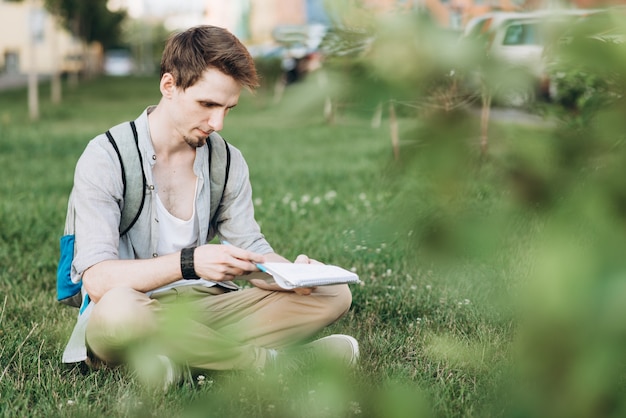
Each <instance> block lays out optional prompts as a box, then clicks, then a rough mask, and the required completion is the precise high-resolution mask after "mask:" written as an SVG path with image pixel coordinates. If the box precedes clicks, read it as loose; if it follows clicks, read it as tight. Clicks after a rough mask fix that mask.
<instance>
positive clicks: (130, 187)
mask: <svg viewBox="0 0 626 418" xmlns="http://www.w3.org/2000/svg"><path fill="white" fill-rule="evenodd" d="M129 127H130V129H128V128H129ZM106 136H107V138H108V139H109V142H110V143H111V145H112V146H113V148H114V149H115V152H116V153H117V157H118V158H119V160H120V165H121V167H122V184H123V185H124V207H123V208H122V216H121V219H120V228H119V230H120V236H122V235H124V234H126V233H127V232H128V231H129V230H130V228H132V227H133V225H135V222H137V219H139V215H140V214H141V210H142V209H143V204H144V200H145V198H146V193H145V190H146V175H145V173H144V172H143V161H142V158H141V151H140V150H139V137H138V135H137V127H136V126H135V122H133V121H131V122H130V123H127V122H125V123H122V124H119V125H117V126H114V127H113V128H111V129H109V130H108V131H107V132H106ZM114 137H115V138H116V139H114ZM140 173H141V174H140ZM140 176H141V177H140Z"/></svg>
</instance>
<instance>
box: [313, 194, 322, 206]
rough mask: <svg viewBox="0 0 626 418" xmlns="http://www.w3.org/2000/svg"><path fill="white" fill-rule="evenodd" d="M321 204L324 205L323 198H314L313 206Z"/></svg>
mask: <svg viewBox="0 0 626 418" xmlns="http://www.w3.org/2000/svg"><path fill="white" fill-rule="evenodd" d="M320 203H322V198H321V197H319V196H315V197H314V198H313V204H314V205H319V204H320Z"/></svg>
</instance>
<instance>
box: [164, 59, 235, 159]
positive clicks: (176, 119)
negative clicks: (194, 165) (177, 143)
mask: <svg viewBox="0 0 626 418" xmlns="http://www.w3.org/2000/svg"><path fill="white" fill-rule="evenodd" d="M164 77H165V76H164ZM240 93H241V86H240V85H239V84H238V83H237V82H236V81H235V80H234V79H233V78H232V77H230V76H227V75H225V74H224V73H222V72H220V71H219V70H216V69H213V68H211V69H208V70H206V71H205V72H204V73H203V75H202V77H201V78H200V79H199V80H198V81H197V82H196V83H195V84H194V85H193V86H191V87H188V88H187V89H186V90H184V91H183V90H182V89H180V88H178V87H172V89H171V105H172V106H169V108H168V109H169V111H170V112H171V117H172V119H173V123H174V129H175V130H176V134H177V136H181V137H182V138H183V139H184V140H185V142H186V143H187V144H189V145H190V146H191V147H194V148H197V147H201V146H203V145H204V144H206V139H207V137H208V136H209V135H210V134H211V133H212V132H214V131H220V130H221V129H222V128H223V127H224V118H226V115H227V114H228V111H229V110H230V109H232V108H233V107H235V106H236V105H237V102H238V101H239V95H240Z"/></svg>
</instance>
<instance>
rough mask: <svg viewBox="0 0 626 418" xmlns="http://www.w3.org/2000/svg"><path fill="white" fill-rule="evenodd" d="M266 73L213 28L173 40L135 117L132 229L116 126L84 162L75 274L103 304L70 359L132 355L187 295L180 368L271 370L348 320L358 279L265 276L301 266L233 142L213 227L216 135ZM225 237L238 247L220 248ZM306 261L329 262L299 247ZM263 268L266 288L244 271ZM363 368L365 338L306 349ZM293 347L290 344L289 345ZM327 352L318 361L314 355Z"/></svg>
mask: <svg viewBox="0 0 626 418" xmlns="http://www.w3.org/2000/svg"><path fill="white" fill-rule="evenodd" d="M257 86H258V77H257V73H256V70H255V67H254V62H253V60H252V58H251V57H250V55H249V53H248V51H247V49H246V48H245V46H244V45H242V44H241V43H240V42H239V40H237V38H236V37H234V36H233V35H232V34H230V33H229V32H228V31H226V30H224V29H221V28H218V27H213V26H200V27H195V28H191V29H189V30H187V31H184V32H182V33H179V34H176V35H174V36H172V37H171V38H170V39H169V41H168V42H167V44H166V47H165V50H164V52H163V57H162V61H161V78H160V84H159V88H160V91H161V94H162V97H161V99H160V101H159V103H158V105H156V106H152V107H149V108H147V109H146V110H145V111H144V112H143V113H142V114H141V116H139V118H137V119H136V120H135V124H136V127H137V133H138V137H139V139H138V143H139V148H140V150H141V154H142V160H143V166H144V167H143V169H144V172H145V175H146V182H147V187H146V199H145V202H144V205H143V208H142V210H141V214H140V216H139V218H138V221H137V223H136V224H135V225H134V226H133V227H132V229H131V230H130V231H129V232H128V233H127V234H124V235H121V236H120V232H119V229H118V228H119V224H120V217H121V208H122V206H123V200H124V193H123V191H124V189H123V188H124V186H123V184H122V180H121V178H122V175H121V168H120V163H119V162H118V159H117V156H116V155H115V150H114V148H113V147H112V145H111V144H110V143H109V142H108V141H107V138H106V136H105V135H100V136H98V137H96V138H94V139H93V140H92V141H91V142H90V143H89V144H88V146H87V147H86V149H85V151H84V153H83V155H82V156H81V158H80V159H79V161H78V163H77V166H76V171H75V176H74V187H73V189H72V194H71V197H70V202H69V205H70V208H72V209H73V213H74V214H75V217H74V230H75V239H76V241H75V245H76V247H75V255H74V259H73V263H72V275H73V276H75V277H77V278H78V277H82V280H83V287H84V290H85V291H86V292H87V294H88V296H89V299H90V300H91V302H90V303H89V306H88V307H87V308H86V309H84V310H83V311H82V313H81V315H80V316H79V321H78V323H77V326H76V327H75V330H74V332H73V335H72V338H71V339H70V343H69V344H68V347H67V348H66V351H65V353H64V361H65V362H77V361H84V360H91V361H94V360H99V361H102V362H105V363H107V364H113V365H115V364H120V363H124V362H126V361H128V355H129V349H132V348H133V347H136V345H137V343H138V342H144V343H145V342H146V341H151V338H152V337H153V336H155V335H159V333H160V332H162V331H163V330H162V328H163V327H162V323H163V321H164V320H163V318H164V317H165V316H166V315H165V314H166V313H167V312H169V311H172V310H173V307H174V306H178V305H179V304H180V303H183V304H184V305H185V306H188V307H189V309H190V311H191V312H193V313H194V314H193V316H192V317H191V318H189V319H188V320H187V321H186V322H185V324H184V326H183V327H182V329H177V330H176V332H177V334H176V335H177V337H176V338H169V339H165V342H164V343H162V344H161V345H160V346H158V347H159V348H158V349H159V350H161V352H159V353H158V354H159V355H158V358H159V360H160V361H161V362H162V363H163V364H164V367H165V369H166V371H168V373H169V377H168V379H169V380H172V379H175V376H174V377H173V374H172V371H173V370H176V369H177V368H178V366H181V365H183V364H185V365H188V366H190V367H192V368H194V369H205V370H208V369H210V370H224V369H250V368H252V369H259V368H265V367H270V366H272V365H274V364H280V362H281V359H282V358H286V356H284V355H283V352H284V351H286V350H285V349H286V348H289V347H292V346H294V345H296V344H298V343H300V342H302V341H303V340H305V339H307V338H309V337H311V336H313V335H314V334H316V333H317V332H318V331H320V330H321V329H323V328H324V327H326V326H327V325H329V324H331V323H333V322H335V321H336V320H337V319H339V318H340V317H341V316H343V315H344V314H345V313H346V312H347V311H348V309H349V307H350V304H351V300H352V298H351V293H350V290H349V289H348V287H347V285H337V286H324V287H318V288H313V289H300V290H297V291H295V292H293V291H284V290H283V289H281V288H279V287H278V286H277V285H276V284H274V283H271V282H267V281H265V280H263V279H262V278H259V277H258V276H257V277H256V278H253V277H255V275H259V274H260V273H258V269H257V267H256V263H263V262H270V261H271V262H288V260H286V259H284V258H283V257H281V256H280V255H278V254H276V253H274V251H273V250H272V247H271V246H270V245H269V244H268V242H267V241H266V240H265V238H264V236H263V235H262V233H261V231H260V228H259V226H258V224H257V223H256V221H255V219H254V209H253V204H252V199H251V196H252V191H251V186H250V182H249V179H248V169H247V165H246V163H245V160H244V159H243V157H242V155H241V153H240V152H239V151H238V150H237V149H236V148H234V147H232V146H230V150H231V163H230V171H229V173H230V174H229V177H228V181H227V183H226V188H225V190H224V194H223V197H222V202H221V204H220V206H219V210H218V213H217V217H216V220H215V221H214V223H213V224H211V225H209V223H210V222H209V213H210V210H209V209H210V208H208V207H207V206H208V205H209V204H210V199H208V196H209V193H214V192H215V191H214V190H210V179H209V159H208V158H207V157H208V149H207V138H208V137H209V135H210V134H211V133H213V132H217V131H220V130H221V129H222V128H223V125H224V119H225V117H226V115H227V114H228V112H229V111H230V110H231V109H232V108H234V107H235V106H236V105H237V102H238V99H239V95H240V92H241V89H242V88H244V87H245V88H247V89H254V88H255V87H257ZM215 234H217V236H218V237H219V238H220V239H221V240H222V242H225V241H227V242H228V243H229V244H228V245H220V244H208V242H211V240H212V239H213V238H214V236H215ZM295 262H296V263H316V261H315V260H312V259H309V258H308V257H307V256H305V255H300V256H298V257H297V259H296V260H295ZM243 275H250V276H248V277H250V280H249V281H250V283H252V284H253V285H254V287H247V288H245V289H243V290H240V289H238V287H237V286H235V285H234V284H233V283H232V282H231V280H233V279H235V278H237V277H239V276H243ZM304 347H305V348H306V349H307V350H308V351H312V352H314V353H317V354H330V355H334V356H336V357H340V358H342V359H343V360H345V362H347V363H352V362H354V361H355V360H356V358H357V357H358V344H357V342H356V340H355V339H354V338H352V337H349V336H346V335H332V336H328V337H325V338H323V339H320V340H316V341H314V342H312V343H309V344H307V345H305V346H304ZM287 351H288V350H287ZM313 358H315V356H313Z"/></svg>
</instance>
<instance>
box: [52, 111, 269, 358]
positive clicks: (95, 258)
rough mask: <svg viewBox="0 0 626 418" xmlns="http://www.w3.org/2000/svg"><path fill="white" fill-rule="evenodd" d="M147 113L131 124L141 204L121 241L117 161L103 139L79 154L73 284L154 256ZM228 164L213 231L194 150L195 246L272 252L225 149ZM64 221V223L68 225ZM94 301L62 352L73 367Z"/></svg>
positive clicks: (241, 173) (201, 165)
mask: <svg viewBox="0 0 626 418" xmlns="http://www.w3.org/2000/svg"><path fill="white" fill-rule="evenodd" d="M152 109H153V108H152V107H150V108H147V109H146V110H145V111H144V112H143V113H142V114H141V115H140V116H139V117H138V118H137V119H136V120H135V124H136V126H137V133H138V136H139V148H140V151H141V156H142V160H143V168H144V172H145V175H146V182H147V189H146V199H145V202H144V206H143V208H142V211H141V214H140V215H139V218H138V220H137V223H136V224H135V225H134V226H133V228H132V229H131V230H130V231H129V232H128V233H127V234H125V235H123V236H122V237H120V236H119V223H120V218H121V208H122V207H123V204H124V186H123V184H122V174H121V169H120V164H119V160H118V157H117V154H116V153H115V150H114V149H113V147H112V146H111V144H110V143H109V141H108V139H107V137H106V135H104V134H101V135H98V136H97V137H95V138H94V139H92V140H91V141H90V142H89V144H88V145H87V147H86V148H85V151H84V152H83V154H82V155H81V157H80V159H79V160H78V163H77V165H76V171H75V173H74V187H73V189H72V192H71V194H70V199H69V203H68V206H69V210H68V213H69V211H73V214H74V216H73V222H74V225H73V228H72V225H66V232H67V231H68V230H70V231H71V230H73V231H74V234H75V239H76V241H75V255H74V260H73V263H72V272H71V274H72V279H73V280H74V281H76V282H77V281H78V280H79V279H80V277H82V274H83V272H84V271H85V270H86V269H88V268H89V267H91V266H93V265H95V264H97V263H99V262H102V261H105V260H115V259H146V258H153V257H158V256H159V255H160V254H158V253H157V243H158V239H159V236H158V233H159V228H158V219H157V214H156V201H155V199H156V190H155V185H154V180H153V177H152V167H153V166H154V164H155V163H156V153H155V151H154V148H153V146H152V140H151V138H150V130H149V127H148V113H149V112H150V111H151V110H152ZM230 149H231V164H230V171H229V177H228V182H227V184H226V190H225V191H224V195H223V197H222V203H221V205H220V209H219V211H218V215H217V222H216V228H213V227H210V225H209V221H210V219H209V217H210V205H211V200H210V194H209V193H210V179H209V162H208V147H207V146H206V145H205V146H203V147H200V148H198V149H197V150H196V159H195V161H194V166H193V170H194V173H195V174H196V176H197V177H198V180H199V181H198V190H197V193H196V211H197V216H198V220H199V226H200V228H199V234H198V237H197V245H203V244H206V243H208V242H209V241H211V240H212V239H213V238H214V236H215V235H216V234H217V235H218V236H219V238H220V239H222V240H225V241H228V242H229V243H230V244H232V245H235V246H237V247H240V248H243V249H246V250H249V251H254V252H257V253H260V254H267V253H271V252H273V250H272V247H271V246H270V245H269V244H268V242H267V241H266V240H265V238H264V236H263V234H262V233H261V230H260V228H259V225H258V224H257V222H256V221H255V219H254V207H253V203H252V187H251V185H250V180H249V177H248V166H247V164H246V162H245V160H244V158H243V156H242V154H241V152H240V151H239V150H238V149H237V148H235V147H233V146H232V145H231V146H230ZM71 218H72V217H68V221H67V222H71V221H72V219H71ZM92 308H93V302H91V303H90V304H89V306H87V307H86V309H83V310H82V312H81V314H80V315H79V317H78V321H77V324H76V326H75V327H74V331H73V332H72V336H71V337H70V341H69V343H68V345H67V347H66V348H65V351H64V353H63V362H65V363H73V362H79V361H83V360H85V359H86V358H87V350H86V346H85V328H86V325H87V321H88V319H89V314H90V312H91V310H92Z"/></svg>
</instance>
